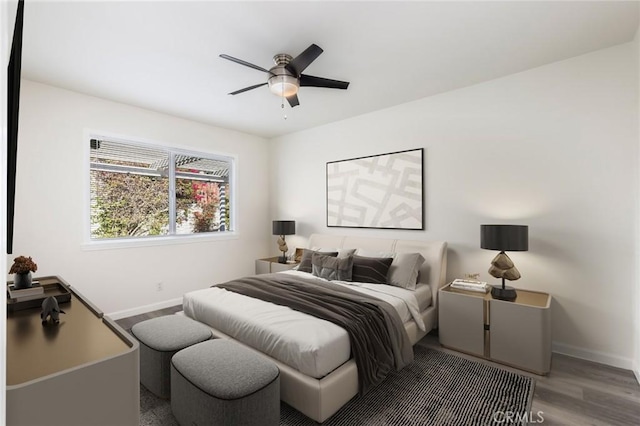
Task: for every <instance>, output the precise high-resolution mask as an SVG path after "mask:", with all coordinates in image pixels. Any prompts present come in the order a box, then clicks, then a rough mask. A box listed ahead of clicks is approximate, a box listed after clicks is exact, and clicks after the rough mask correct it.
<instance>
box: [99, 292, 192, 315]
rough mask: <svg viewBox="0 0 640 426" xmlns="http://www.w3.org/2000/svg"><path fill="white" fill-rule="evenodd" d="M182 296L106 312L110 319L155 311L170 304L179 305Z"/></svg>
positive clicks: (168, 306)
mask: <svg viewBox="0 0 640 426" xmlns="http://www.w3.org/2000/svg"><path fill="white" fill-rule="evenodd" d="M181 304H182V297H178V298H176V299H170V300H165V301H163V302H158V303H152V304H151V305H144V306H138V307H137V308H132V309H125V310H124V311H118V312H112V313H110V314H107V315H108V316H109V317H110V318H111V319H112V320H119V319H122V318H128V317H133V316H136V315H141V314H146V313H147V312H152V311H157V310H159V309H164V308H170V307H171V306H175V305H181Z"/></svg>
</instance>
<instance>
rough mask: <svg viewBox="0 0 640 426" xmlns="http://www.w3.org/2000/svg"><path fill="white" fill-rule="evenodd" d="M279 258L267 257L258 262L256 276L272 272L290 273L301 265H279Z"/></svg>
mask: <svg viewBox="0 0 640 426" xmlns="http://www.w3.org/2000/svg"><path fill="white" fill-rule="evenodd" d="M278 259H279V257H267V258H264V259H257V260H256V275H259V274H269V273H272V272H282V271H288V270H289V269H293V268H295V267H296V266H298V265H299V264H300V263H279V262H278Z"/></svg>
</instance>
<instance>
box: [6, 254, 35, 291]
mask: <svg viewBox="0 0 640 426" xmlns="http://www.w3.org/2000/svg"><path fill="white" fill-rule="evenodd" d="M37 270H38V265H36V263H35V262H34V261H33V259H31V257H26V256H18V257H16V258H15V259H14V260H13V265H11V269H9V273H10V274H15V275H14V279H13V285H14V287H15V288H16V289H23V288H29V287H31V285H32V282H31V272H36V271H37Z"/></svg>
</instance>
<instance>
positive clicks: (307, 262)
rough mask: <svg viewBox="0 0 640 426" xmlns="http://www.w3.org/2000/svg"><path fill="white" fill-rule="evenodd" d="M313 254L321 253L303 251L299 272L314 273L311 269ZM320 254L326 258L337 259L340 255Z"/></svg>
mask: <svg viewBox="0 0 640 426" xmlns="http://www.w3.org/2000/svg"><path fill="white" fill-rule="evenodd" d="M313 253H319V252H315V251H313V250H309V249H302V259H300V265H298V271H300V272H308V273H311V271H312V269H311V255H312V254H313ZM320 254H324V255H325V256H331V257H336V256H337V255H338V252H337V251H334V252H324V253H320Z"/></svg>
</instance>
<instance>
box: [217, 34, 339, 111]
mask: <svg viewBox="0 0 640 426" xmlns="http://www.w3.org/2000/svg"><path fill="white" fill-rule="evenodd" d="M322 52H323V50H322V49H321V48H320V47H319V46H317V45H315V44H312V45H311V46H309V47H307V48H306V49H305V51H304V52H302V53H301V54H299V55H298V56H296V57H295V58H294V57H292V56H291V55H288V54H286V53H279V54H277V55H275V56H274V57H273V61H274V62H275V64H276V65H275V66H274V67H272V68H271V69H269V70H267V69H265V68H262V67H260V66H258V65H254V64H252V63H250V62H247V61H243V60H242V59H238V58H234V57H233V56H229V55H226V54H221V55H220V57H221V58H223V59H227V60H229V61H232V62H235V63H237V64H240V65H244V66H246V67H249V68H253V69H255V70H258V71H262V72H265V73H267V74H269V77H268V79H267V82H266V83H260V84H255V85H253V86H249V87H245V88H243V89H240V90H236V91H235V92H231V93H229V94H230V95H238V94H240V93H244V92H247V91H249V90H253V89H256V88H258V87H262V86H266V85H269V90H270V91H271V93H273V94H274V95H276V96H280V97H282V98H286V99H287V101H288V102H289V105H291V107H292V108H293V107H295V106H298V105H300V102H299V101H298V90H299V89H300V87H302V86H310V87H321V88H327V89H342V90H345V89H347V87H349V82H347V81H339V80H331V79H328V78H323V77H314V76H312V75H306V74H302V71H304V70H305V69H306V68H307V67H308V66H309V65H310V64H311V63H312V62H313V61H315V60H316V58H317V57H318V56H320V54H321V53H322Z"/></svg>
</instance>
